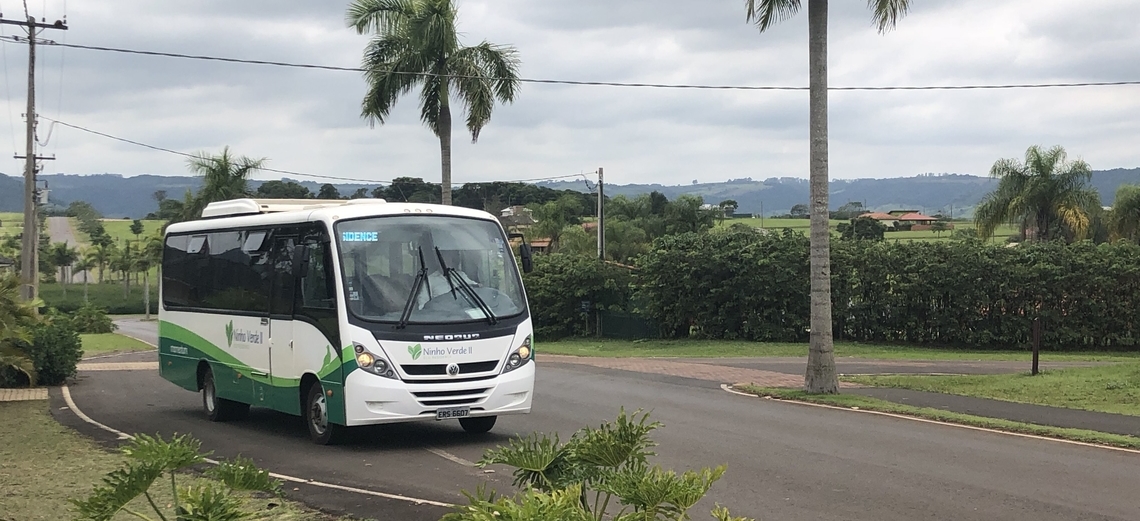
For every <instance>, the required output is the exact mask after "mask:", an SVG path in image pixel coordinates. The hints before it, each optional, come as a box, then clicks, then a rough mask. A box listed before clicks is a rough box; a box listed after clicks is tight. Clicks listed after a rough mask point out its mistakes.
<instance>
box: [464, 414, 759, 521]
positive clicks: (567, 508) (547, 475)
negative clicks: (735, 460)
mask: <svg viewBox="0 0 1140 521" xmlns="http://www.w3.org/2000/svg"><path fill="white" fill-rule="evenodd" d="M660 426H661V424H660V423H658V422H649V414H648V413H641V412H640V411H638V412H635V413H633V414H632V415H627V414H626V413H625V411H624V410H622V411H621V413H620V414H619V415H618V417H617V420H616V421H614V422H613V423H603V424H602V425H601V426H599V427H598V428H591V427H587V428H584V429H582V430H580V431H578V432H577V433H575V434H574V436H572V437H571V438H570V440H568V441H567V442H566V443H561V442H560V441H559V439H558V436H557V435H553V436H552V435H547V434H538V433H535V434H532V435H530V436H529V437H526V438H521V437H520V438H517V439H515V440H511V442H510V443H509V444H508V445H507V446H506V447H499V448H496V449H492V450H488V451H487V452H486V453H485V454H484V456H483V459H482V460H481V461H480V462H479V466H480V467H486V466H488V465H493V464H503V465H507V466H510V467H514V469H515V470H514V472H513V475H514V485H515V486H516V487H519V488H520V489H521V491H520V493H519V494H518V495H516V496H515V497H513V498H511V497H502V496H498V495H496V494H495V493H493V492H490V493H489V492H487V491H486V490H485V489H480V490H478V491H477V492H476V493H474V494H470V493H464V494H465V495H466V496H467V498H468V501H469V504H468V505H460V506H457V507H456V511H455V512H453V513H450V514H448V515H446V516H444V517H443V519H442V521H477V520H478V521H484V520H488V519H495V520H503V521H505V520H512V521H547V520H551V519H559V520H565V521H587V520H589V521H600V520H602V519H613V520H615V521H634V520H638V521H644V520H677V521H680V520H687V519H690V517H689V513H688V512H689V510H690V509H692V507H693V505H695V504H697V502H698V501H700V500H701V499H702V498H704V496H705V494H707V493H708V491H709V489H710V488H712V485H713V484H714V483H716V482H717V481H718V480H720V478H721V477H722V476H723V475H724V471H725V467H724V466H719V467H716V468H704V469H701V470H698V471H686V472H684V473H677V472H674V471H672V470H666V469H663V468H661V467H660V466H657V465H652V466H651V465H650V463H649V457H650V456H653V455H654V453H653V452H652V451H651V449H652V448H653V447H655V446H656V445H657V444H656V443H655V442H653V440H652V439H651V438H650V437H649V435H650V434H651V433H652V432H653V431H654V430H656V429H657V428H659V427H660ZM611 506H612V507H613V508H611ZM613 510H618V511H617V512H616V513H614V512H613ZM611 515H612V517H611ZM712 517H713V518H714V519H718V520H720V521H748V520H746V519H745V518H742V517H732V516H731V515H730V514H729V513H728V510H727V509H725V508H722V507H719V506H718V507H717V508H715V509H714V510H713V511H712Z"/></svg>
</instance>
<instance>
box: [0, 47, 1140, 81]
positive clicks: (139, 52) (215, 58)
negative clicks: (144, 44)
mask: <svg viewBox="0 0 1140 521" xmlns="http://www.w3.org/2000/svg"><path fill="white" fill-rule="evenodd" d="M4 40H5V41H15V42H17V43H26V42H22V40H21V39H20V38H18V37H7V38H4ZM42 44H43V45H53V46H58V47H69V48H73V49H85V50H91V51H105V52H117V53H124V54H137V55H144V56H161V57H167V58H183V59H190V60H205V61H218V62H226V63H240V64H247V65H269V66H275V67H289V68H299V69H315V70H328V71H340V72H365V69H362V68H360V67H341V66H336V65H319V64H311V63H293V62H283V61H269V60H248V59H242V58H227V57H221V56H206V55H196V54H182V53H174V52H158V51H142V50H136V49H123V48H118V47H103V46H96V45H80V44H74V43H57V42H53V41H47V40H45V41H42ZM392 73H393V74H402V75H408V76H423V77H446V78H455V79H473V78H474V77H473V76H465V75H457V74H436V73H430V72H422V73H420V72H401V71H392ZM495 79H499V78H495ZM518 81H519V82H521V83H535V84H546V85H576V86H589V87H634V88H654V89H690V90H746V91H807V90H809V89H808V87H795V86H785V85H700V84H683V83H627V82H616V81H580V80H558V79H543V78H519V80H518ZM1125 85H1140V80H1136V81H1084V82H1056V83H1009V84H993V85H986V84H975V85H886V86H846V87H844V86H838V87H828V90H833V91H928V90H1006V89H1049V88H1068V87H1116V86H1125Z"/></svg>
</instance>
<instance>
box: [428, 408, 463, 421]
mask: <svg viewBox="0 0 1140 521" xmlns="http://www.w3.org/2000/svg"><path fill="white" fill-rule="evenodd" d="M470 414H471V408H470V407H449V408H447V409H439V410H437V411H435V419H437V420H447V419H451V418H466V417H467V416H468V415H470Z"/></svg>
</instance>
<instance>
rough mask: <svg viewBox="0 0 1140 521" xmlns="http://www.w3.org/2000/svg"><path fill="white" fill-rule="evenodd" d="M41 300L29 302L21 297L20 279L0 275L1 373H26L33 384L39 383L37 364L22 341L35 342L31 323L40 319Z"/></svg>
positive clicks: (30, 383) (29, 381)
mask: <svg viewBox="0 0 1140 521" xmlns="http://www.w3.org/2000/svg"><path fill="white" fill-rule="evenodd" d="M40 304H42V302H41V301H39V300H34V301H31V302H25V301H24V299H23V298H21V297H20V279H19V277H17V276H15V275H2V274H0V373H8V372H10V371H15V372H16V373H18V374H23V375H24V376H25V377H26V379H27V380H28V384H29V385H35V383H36V366H35V362H34V361H33V360H32V358H31V357H29V356H28V355H27V353H25V352H24V351H23V350H22V349H21V348H20V345H21V344H26V343H28V342H29V341H31V331H30V330H29V329H30V326H32V325H33V324H35V323H36V322H37V317H36V308H37V307H38V306H39V305H40Z"/></svg>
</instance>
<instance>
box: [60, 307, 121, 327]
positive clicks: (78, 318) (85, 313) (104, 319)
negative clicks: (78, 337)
mask: <svg viewBox="0 0 1140 521" xmlns="http://www.w3.org/2000/svg"><path fill="white" fill-rule="evenodd" d="M71 325H72V327H74V328H75V331H76V332H78V333H111V332H113V331H115V329H116V327H115V324H114V323H112V322H111V317H109V316H107V311H106V310H104V309H103V308H100V307H96V306H93V305H91V304H87V305H84V306H82V307H80V308H79V309H77V310H75V312H74V313H72V314H71Z"/></svg>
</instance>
